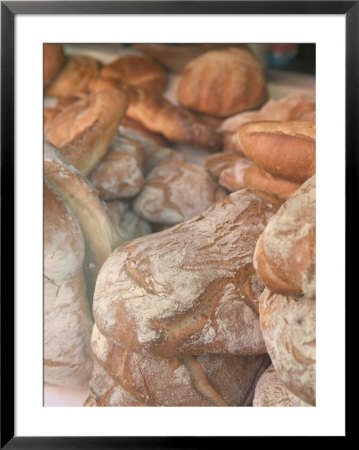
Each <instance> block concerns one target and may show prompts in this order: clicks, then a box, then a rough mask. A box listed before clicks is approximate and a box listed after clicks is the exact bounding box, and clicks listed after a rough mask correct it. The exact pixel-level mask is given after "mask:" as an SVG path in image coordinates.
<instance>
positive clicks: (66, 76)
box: [46, 56, 101, 97]
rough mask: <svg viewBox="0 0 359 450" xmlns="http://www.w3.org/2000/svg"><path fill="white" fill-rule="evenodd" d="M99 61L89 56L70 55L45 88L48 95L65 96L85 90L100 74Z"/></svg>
mask: <svg viewBox="0 0 359 450" xmlns="http://www.w3.org/2000/svg"><path fill="white" fill-rule="evenodd" d="M100 67H101V66H100V63H99V62H98V61H96V60H95V59H93V58H90V57H89V56H71V57H69V58H68V59H67V61H66V63H65V66H64V67H63V69H62V70H61V71H60V72H59V73H58V75H57V76H56V78H55V79H53V81H52V83H51V84H50V85H49V86H48V87H47V89H46V96H48V97H66V96H68V95H72V94H76V93H79V92H86V91H87V87H88V84H89V83H90V81H91V80H92V79H93V78H96V77H98V76H99V74H100Z"/></svg>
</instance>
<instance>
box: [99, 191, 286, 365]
mask: <svg viewBox="0 0 359 450" xmlns="http://www.w3.org/2000/svg"><path fill="white" fill-rule="evenodd" d="M278 207H279V201H278V200H277V199H276V198H275V197H273V196H271V195H269V194H266V193H265V192H264V191H255V192H254V191H249V190H241V191H238V192H236V193H234V194H231V195H230V196H229V197H226V199H225V200H224V201H222V202H217V203H215V204H214V205H212V207H211V208H209V209H208V210H207V211H206V212H205V213H203V214H202V215H201V216H198V217H195V218H193V219H191V220H188V221H187V222H184V223H182V224H179V225H177V226H175V227H172V228H170V229H168V230H165V231H162V232H160V233H155V234H152V235H151V236H144V237H142V238H139V239H136V240H134V241H132V242H129V243H127V244H124V245H123V246H121V247H119V248H118V249H117V250H116V251H115V252H113V253H112V255H111V256H110V257H109V258H108V259H107V260H106V262H105V263H104V265H103V266H102V269H101V271H100V273H99V276H98V279H97V283H96V290H95V295H94V308H93V311H94V317H95V321H96V324H97V326H98V328H99V330H100V332H101V333H102V334H104V335H105V336H106V337H107V338H109V339H111V341H113V342H114V343H117V344H118V345H120V346H122V347H123V348H127V349H128V350H131V351H135V352H140V353H149V354H152V355H156V356H162V357H167V358H171V357H174V356H180V355H182V356H185V355H193V354H206V353H218V354H223V353H226V354H233V355H248V354H260V353H264V352H265V347H264V342H263V340H262V335H261V330H260V326H259V321H258V316H257V310H256V308H255V306H254V304H253V302H255V300H256V298H258V297H257V296H259V294H260V292H261V289H258V284H259V285H260V281H259V279H258V276H257V275H256V273H255V271H254V268H253V265H252V258H253V252H254V248H255V244H256V241H257V239H258V237H259V235H260V234H261V233H262V231H263V230H264V228H265V227H266V225H267V223H268V220H269V219H270V217H272V215H273V214H274V213H275V212H276V210H277V208H278ZM262 288H263V286H262Z"/></svg>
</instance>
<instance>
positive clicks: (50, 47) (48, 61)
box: [43, 44, 65, 87]
mask: <svg viewBox="0 0 359 450" xmlns="http://www.w3.org/2000/svg"><path fill="white" fill-rule="evenodd" d="M43 50H44V56H43V58H44V82H43V84H44V87H46V86H47V85H48V84H49V83H50V82H51V81H52V80H53V79H54V77H55V76H56V74H57V73H58V72H59V70H60V69H61V67H62V65H63V63H64V61H65V55H64V50H63V48H62V45H61V44H44V47H43Z"/></svg>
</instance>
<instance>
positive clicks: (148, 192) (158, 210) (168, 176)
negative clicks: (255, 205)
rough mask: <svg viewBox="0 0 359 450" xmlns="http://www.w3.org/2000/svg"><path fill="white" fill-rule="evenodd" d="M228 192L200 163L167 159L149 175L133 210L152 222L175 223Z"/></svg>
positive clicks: (193, 214) (192, 215)
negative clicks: (197, 164)
mask: <svg viewBox="0 0 359 450" xmlns="http://www.w3.org/2000/svg"><path fill="white" fill-rule="evenodd" d="M223 197H225V192H224V191H223V190H222V188H220V187H219V186H218V184H217V183H216V182H215V181H214V180H213V179H212V177H211V176H210V175H209V173H208V172H207V171H206V170H205V169H203V168H202V167H200V166H196V165H194V164H189V163H186V162H182V161H164V162H162V163H160V164H158V165H157V166H156V167H155V168H154V169H153V170H152V172H150V174H149V175H148V176H147V178H146V182H145V186H144V188H143V189H142V191H141V192H140V194H139V195H138V196H137V197H136V198H135V200H134V201H133V209H134V211H135V212H136V213H137V214H138V215H139V216H140V217H142V218H144V219H146V220H148V221H149V222H151V223H161V224H167V225H175V224H177V223H180V222H183V221H185V220H187V219H190V218H192V217H194V216H196V215H197V214H200V213H201V212H203V211H205V210H206V209H207V208H209V207H210V206H211V205H212V203H213V202H214V201H216V200H220V199H222V198H223Z"/></svg>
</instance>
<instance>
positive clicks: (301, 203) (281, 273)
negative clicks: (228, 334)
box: [253, 176, 316, 298]
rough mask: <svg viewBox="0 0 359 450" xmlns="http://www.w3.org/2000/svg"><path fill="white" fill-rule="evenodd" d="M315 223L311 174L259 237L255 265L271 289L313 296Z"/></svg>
mask: <svg viewBox="0 0 359 450" xmlns="http://www.w3.org/2000/svg"><path fill="white" fill-rule="evenodd" d="M315 225H316V214H315V176H313V177H312V178H310V179H309V180H308V181H307V182H306V183H304V184H303V185H302V186H301V187H300V188H299V189H298V190H297V191H296V192H295V194H294V195H293V196H292V197H291V198H290V199H288V200H287V201H286V202H285V203H283V205H282V206H281V208H280V209H279V211H278V213H277V214H276V216H275V217H273V220H271V221H270V223H269V224H268V226H267V228H266V229H265V231H264V233H263V234H262V235H261V237H260V238H259V240H258V243H257V246H256V250H255V253H254V258H253V263H254V267H255V268H256V271H257V273H258V275H259V276H260V277H261V279H262V281H263V283H264V284H265V285H266V286H267V287H268V288H269V289H270V290H271V291H273V292H277V293H280V294H283V295H301V294H302V293H304V294H305V295H307V296H308V297H309V298H313V297H314V296H315V268H316V261H315V258H316V251H315V239H316V227H315Z"/></svg>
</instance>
